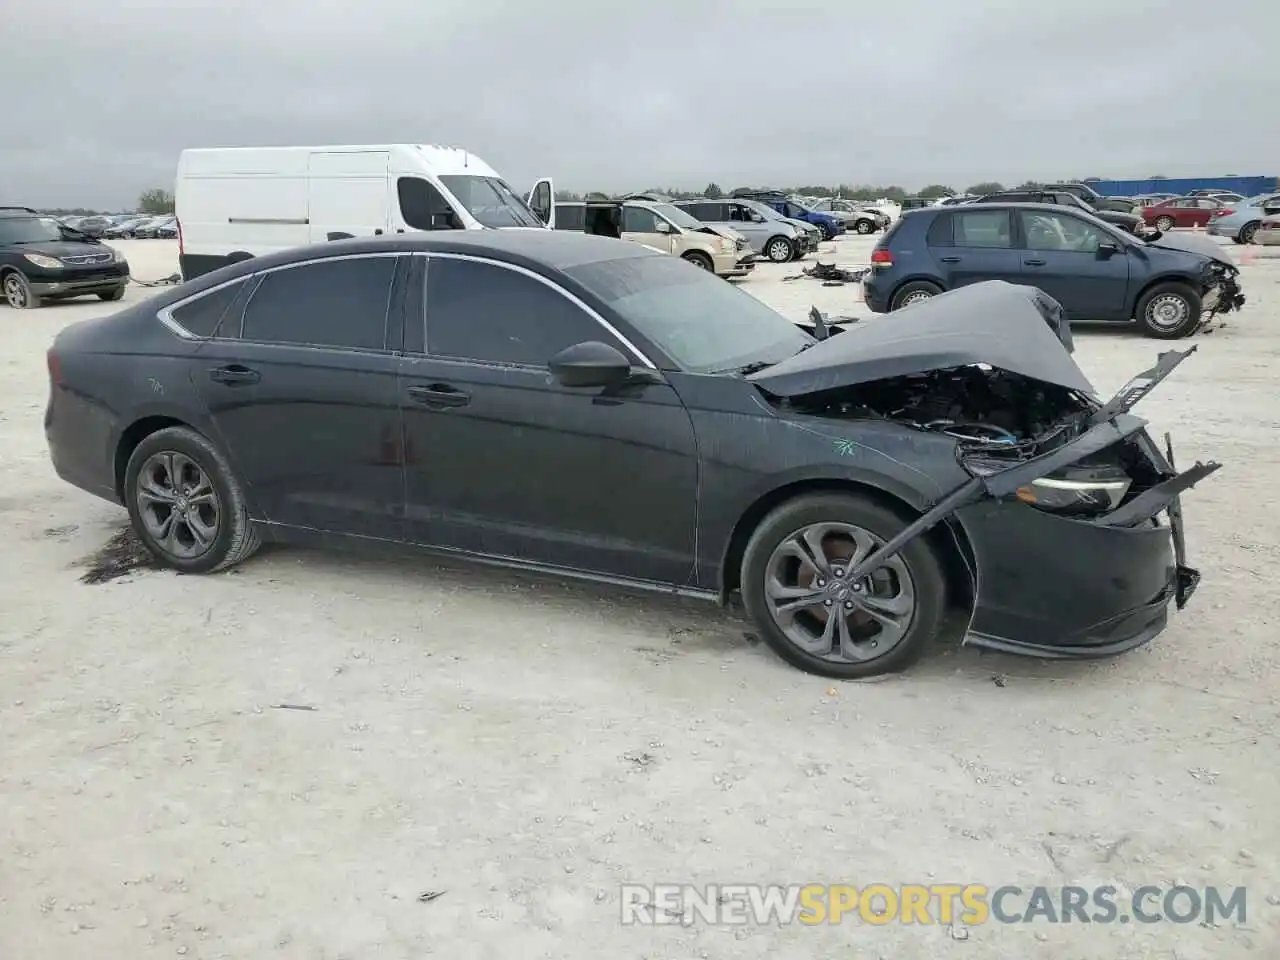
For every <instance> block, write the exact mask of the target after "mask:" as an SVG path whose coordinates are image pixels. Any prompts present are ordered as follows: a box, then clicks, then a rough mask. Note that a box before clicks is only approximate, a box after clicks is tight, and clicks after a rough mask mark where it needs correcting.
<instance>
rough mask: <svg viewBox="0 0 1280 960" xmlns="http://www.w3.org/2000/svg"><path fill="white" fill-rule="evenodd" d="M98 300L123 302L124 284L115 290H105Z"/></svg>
mask: <svg viewBox="0 0 1280 960" xmlns="http://www.w3.org/2000/svg"><path fill="white" fill-rule="evenodd" d="M98 299H99V300H123V299H124V284H121V285H120V286H118V287H116V288H115V289H114V290H104V291H103V292H102V293H100V294H98Z"/></svg>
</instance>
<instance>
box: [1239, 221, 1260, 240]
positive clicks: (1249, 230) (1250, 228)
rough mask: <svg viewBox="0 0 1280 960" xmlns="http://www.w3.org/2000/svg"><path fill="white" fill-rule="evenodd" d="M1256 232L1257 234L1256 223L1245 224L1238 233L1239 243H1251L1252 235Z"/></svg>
mask: <svg viewBox="0 0 1280 960" xmlns="http://www.w3.org/2000/svg"><path fill="white" fill-rule="evenodd" d="M1257 232H1258V225H1257V224H1256V223H1248V224H1245V227H1244V229H1243V230H1241V231H1240V242H1241V243H1253V238H1254V235H1255V234H1256V233H1257Z"/></svg>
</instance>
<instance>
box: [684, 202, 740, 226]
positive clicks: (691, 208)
mask: <svg viewBox="0 0 1280 960" xmlns="http://www.w3.org/2000/svg"><path fill="white" fill-rule="evenodd" d="M680 207H681V209H683V210H684V211H685V212H686V213H688V214H689V216H691V217H694V218H695V219H697V220H701V221H702V222H703V223H719V222H720V221H721V220H726V219H728V218H727V217H726V216H725V215H724V211H723V209H722V208H723V207H724V204H722V203H682V204H680Z"/></svg>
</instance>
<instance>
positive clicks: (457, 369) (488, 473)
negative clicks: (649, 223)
mask: <svg viewBox="0 0 1280 960" xmlns="http://www.w3.org/2000/svg"><path fill="white" fill-rule="evenodd" d="M637 209H639V208H637ZM415 259H416V260H417V261H418V271H419V272H418V274H417V275H416V276H415V278H414V280H413V281H412V282H411V284H410V288H409V289H410V299H409V304H408V307H407V309H406V315H407V316H408V317H411V318H413V319H411V320H410V321H409V322H407V323H406V326H405V343H404V347H405V357H404V360H403V365H402V369H401V377H400V383H401V400H402V403H403V406H404V425H405V444H406V447H405V448H406V458H407V473H406V477H407V479H406V490H407V498H408V512H407V519H408V524H407V526H408V534H409V536H410V538H411V539H413V540H415V541H417V542H420V543H424V544H432V545H435V546H439V547H445V548H448V549H454V550H460V551H465V552H468V553H472V554H480V555H486V556H496V557H504V558H510V559H515V560H518V561H522V562H525V563H530V564H547V565H553V566H556V567H564V568H571V569H576V570H582V571H590V572H592V573H595V574H600V575H605V576H613V577H625V578H631V579H639V580H646V581H654V582H660V583H686V582H688V581H689V579H690V578H691V577H692V573H693V565H694V530H695V525H696V500H697V492H698V461H697V449H696V446H695V442H694V435H693V427H692V423H691V421H690V418H689V415H688V413H687V411H686V410H685V408H684V406H683V404H682V403H681V402H680V399H679V397H678V396H677V395H676V393H675V391H674V390H673V389H672V387H671V386H670V385H668V384H667V383H666V382H665V381H664V380H663V379H662V377H661V376H660V375H659V374H657V373H656V371H654V370H652V369H649V368H648V367H647V366H646V369H647V370H648V372H649V374H650V378H649V379H648V380H640V379H638V380H637V381H636V382H635V383H634V384H630V385H627V386H624V387H620V388H615V389H612V390H603V391H602V390H600V389H596V388H569V387H565V386H562V385H561V384H559V383H558V382H557V381H555V380H553V379H552V377H551V375H550V373H549V371H548V367H547V363H548V361H549V360H550V359H551V357H553V356H554V355H555V354H557V353H559V352H560V351H561V350H563V349H564V348H566V347H569V346H572V345H573V344H576V343H581V342H584V341H604V342H606V343H609V344H611V345H613V346H615V347H617V348H618V349H619V350H622V351H623V352H624V354H627V355H630V356H633V357H635V363H636V365H637V367H640V366H642V365H645V363H646V362H645V361H644V360H643V359H642V358H640V357H639V355H638V354H637V353H636V351H635V350H634V349H633V348H631V347H630V346H629V345H628V344H627V343H625V342H622V341H621V340H620V339H619V337H617V336H615V334H614V332H613V331H612V329H611V328H609V327H607V326H606V324H605V323H604V322H603V321H602V320H601V319H600V318H599V316H598V315H596V314H593V312H592V310H591V309H590V308H589V307H587V306H586V305H585V304H584V303H583V302H582V301H581V300H578V299H577V298H576V297H574V296H573V295H571V294H569V293H568V292H567V291H565V290H564V289H563V288H562V287H560V286H558V285H557V284H556V283H554V282H553V281H551V280H548V279H546V278H542V277H540V276H539V275H538V274H535V273H533V272H531V271H529V270H526V269H524V268H521V267H516V266H514V265H511V264H505V263H499V262H496V261H491V260H485V259H482V258H475V257H465V256H459V255H452V254H450V255H446V254H432V255H430V257H429V258H427V257H418V258H415ZM423 273H425V275H426V281H425V304H426V310H425V331H424V325H423V323H422V321H421V319H420V318H421V316H422V313H421V307H420V305H421V303H422V302H423V298H422V291H423V283H422V274H423ZM415 297H416V299H415Z"/></svg>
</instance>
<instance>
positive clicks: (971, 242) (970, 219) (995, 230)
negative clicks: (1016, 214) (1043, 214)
mask: <svg viewBox="0 0 1280 960" xmlns="http://www.w3.org/2000/svg"><path fill="white" fill-rule="evenodd" d="M939 221H941V222H939ZM928 245H929V248H930V251H929V252H930V253H931V254H932V255H933V259H934V261H935V262H936V263H937V265H938V270H939V273H940V275H941V277H942V279H943V286H944V288H945V289H947V290H953V289H955V288H956V287H963V286H966V285H967V284H970V283H979V282H981V281H983V280H1007V281H1009V282H1010V283H1021V282H1022V252H1021V251H1020V250H1015V249H1014V242H1013V219H1012V215H1011V214H1010V212H1009V211H1008V210H1001V209H985V208H983V207H978V206H974V207H973V208H964V209H957V210H955V211H948V212H946V213H940V214H938V217H937V219H936V220H935V222H934V223H933V225H932V226H931V227H930V229H929V234H928Z"/></svg>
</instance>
